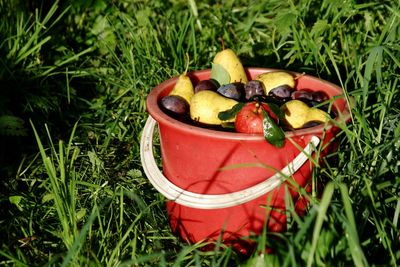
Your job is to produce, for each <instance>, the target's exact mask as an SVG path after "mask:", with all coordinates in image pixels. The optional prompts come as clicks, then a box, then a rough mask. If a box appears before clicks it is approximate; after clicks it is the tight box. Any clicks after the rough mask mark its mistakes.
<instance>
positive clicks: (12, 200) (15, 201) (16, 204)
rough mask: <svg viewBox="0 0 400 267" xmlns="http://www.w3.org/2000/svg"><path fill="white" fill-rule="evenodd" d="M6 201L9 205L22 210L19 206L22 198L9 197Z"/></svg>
mask: <svg viewBox="0 0 400 267" xmlns="http://www.w3.org/2000/svg"><path fill="white" fill-rule="evenodd" d="M8 200H9V201H10V203H11V204H14V205H15V206H16V207H17V208H18V209H19V210H20V211H22V210H23V209H22V207H21V205H20V203H21V200H22V196H10V197H9V198H8Z"/></svg>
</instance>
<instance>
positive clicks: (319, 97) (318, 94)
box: [312, 91, 329, 103]
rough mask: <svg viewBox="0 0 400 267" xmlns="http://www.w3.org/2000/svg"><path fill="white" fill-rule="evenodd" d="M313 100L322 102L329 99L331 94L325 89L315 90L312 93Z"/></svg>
mask: <svg viewBox="0 0 400 267" xmlns="http://www.w3.org/2000/svg"><path fill="white" fill-rule="evenodd" d="M312 97H313V101H315V102H318V103H322V102H324V101H326V100H328V99H329V96H328V95H327V94H326V93H325V92H323V91H315V92H313V93H312Z"/></svg>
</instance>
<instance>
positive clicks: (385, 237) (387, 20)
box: [0, 0, 400, 266]
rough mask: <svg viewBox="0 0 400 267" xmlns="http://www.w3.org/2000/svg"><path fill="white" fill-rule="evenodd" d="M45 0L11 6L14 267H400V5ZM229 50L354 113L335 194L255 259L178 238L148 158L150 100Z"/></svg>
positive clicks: (5, 176) (7, 183)
mask: <svg viewBox="0 0 400 267" xmlns="http://www.w3.org/2000/svg"><path fill="white" fill-rule="evenodd" d="M45 2H46V1H43V2H42V3H35V4H26V3H25V2H24V1H7V0H6V1H0V15H1V20H2V23H1V24H0V36H1V40H0V53H1V56H0V65H1V67H0V175H1V177H0V179H1V186H0V192H1V194H0V209H1V211H2V212H1V213H2V214H1V215H0V240H1V241H0V265H2V266H3V265H4V266H60V265H61V266H238V265H240V266H368V265H371V266H398V265H399V264H400V231H399V230H398V229H399V228H400V222H399V215H400V123H399V121H400V115H399V114H400V96H399V94H400V75H399V73H400V72H399V70H400V45H399V40H400V2H399V1H396V0H395V1H379V2H366V3H363V2H362V1H331V0H323V1H312V0H300V1H291V0H288V1H277V0H273V1H263V2H265V3H261V2H262V1H195V0H190V1H179V0H177V1H168V2H167V1H119V2H118V3H117V2H115V1H114V2H113V3H111V1H102V0H97V1H74V4H71V5H70V4H68V3H64V2H60V1H58V2H56V3H55V4H49V3H45ZM81 2H82V3H81ZM221 40H223V41H224V44H225V46H227V47H231V48H232V49H234V50H235V51H237V53H238V54H239V56H240V58H241V59H242V61H243V63H244V65H245V66H254V67H272V68H281V69H287V70H292V71H298V72H306V73H309V74H311V75H315V76H318V77H321V78H323V79H326V80H329V81H331V82H334V83H336V84H338V85H340V86H341V87H343V89H344V91H345V95H346V97H347V98H348V100H349V101H351V102H352V103H353V108H352V122H351V123H349V124H348V125H339V127H341V129H342V132H341V133H340V134H339V135H338V140H339V147H338V150H337V152H335V153H334V154H332V155H330V156H329V157H327V158H325V159H324V162H323V163H324V164H322V165H321V166H318V167H317V168H316V170H315V172H314V177H313V179H314V180H315V181H317V182H318V183H319V184H323V185H325V186H324V190H323V192H322V193H321V196H320V197H316V196H317V192H316V191H315V190H314V191H313V192H311V193H310V194H307V193H306V192H304V194H305V197H307V198H308V199H309V200H310V201H311V206H310V209H309V211H308V213H307V215H306V216H305V217H298V216H297V215H296V214H295V213H294V212H293V208H289V210H288V212H289V213H291V214H292V216H291V218H292V219H291V220H289V221H288V231H287V232H285V233H265V234H263V235H260V236H259V237H257V240H258V241H259V242H258V246H257V249H256V251H255V253H254V254H252V255H250V256H249V257H248V258H245V257H242V256H241V255H238V254H237V253H236V252H235V251H233V250H232V249H231V248H225V249H223V250H212V251H203V250H202V249H201V247H202V246H204V244H194V245H189V244H186V243H184V242H182V241H181V240H179V239H178V238H177V237H175V236H174V235H173V233H171V231H170V229H169V226H168V217H167V215H166V211H165V207H164V201H165V199H164V198H163V197H162V196H161V195H160V194H158V193H157V192H156V191H155V189H154V188H153V187H152V186H151V185H150V184H149V182H148V180H147V178H146V176H145V175H144V173H143V170H142V166H141V163H140V157H139V139H140V134H141V130H142V127H143V126H144V123H145V120H146V118H147V113H146V109H145V98H146V95H147V94H148V93H149V91H150V90H151V88H153V87H154V86H155V85H157V84H159V83H160V82H162V81H164V80H165V79H168V78H170V77H171V76H175V75H178V74H179V73H182V72H183V71H184V70H185V69H186V67H187V65H188V66H189V71H190V70H198V69H205V68H209V67H210V62H211V60H212V58H213V56H214V55H215V54H216V53H217V52H218V51H219V50H220V49H221ZM314 189H315V188H314ZM287 202H288V206H289V207H291V206H292V204H293V203H291V201H290V199H288V200H287ZM219 245H221V246H222V244H219ZM266 246H269V247H272V248H274V253H271V254H266V253H264V252H265V247H266Z"/></svg>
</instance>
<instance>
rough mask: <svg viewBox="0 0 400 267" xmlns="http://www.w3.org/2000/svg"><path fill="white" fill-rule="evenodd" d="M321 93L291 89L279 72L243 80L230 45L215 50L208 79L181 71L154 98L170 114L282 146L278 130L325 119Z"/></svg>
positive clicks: (288, 75) (324, 97)
mask: <svg viewBox="0 0 400 267" xmlns="http://www.w3.org/2000/svg"><path fill="white" fill-rule="evenodd" d="M328 99H329V97H328V96H327V95H326V94H325V93H324V92H322V91H311V90H306V89H301V90H296V77H294V76H293V75H292V74H291V73H289V72H285V71H274V72H265V73H262V74H260V75H258V76H257V77H256V78H255V79H254V80H248V77H247V75H246V72H245V70H244V68H243V65H242V63H241V61H240V59H239V58H238V57H237V55H236V54H235V53H234V52H233V51H232V50H231V49H224V50H222V51H221V52H219V53H217V54H216V56H215V58H214V60H213V63H212V68H211V77H210V79H208V80H202V81H199V82H197V83H196V84H194V83H193V82H192V81H191V79H190V77H189V76H188V75H187V74H186V72H185V73H183V74H181V75H180V76H179V77H178V80H177V82H176V84H175V86H174V88H173V89H172V91H171V92H170V93H169V94H168V95H167V96H165V97H163V98H162V99H161V101H160V106H161V108H162V110H164V112H166V113H167V114H169V115H170V116H172V117H174V118H176V119H178V120H182V121H185V122H188V123H191V124H195V125H198V126H202V127H212V128H220V129H224V130H234V131H236V132H240V133H249V134H264V137H265V139H266V140H267V141H268V142H270V143H271V144H273V145H275V146H277V147H282V146H283V143H284V139H285V134H284V131H286V130H296V129H302V128H307V127H312V126H315V125H318V124H320V123H325V122H327V121H328V120H329V119H330V116H329V114H328V113H327V111H326V110H324V102H326V101H327V100H328Z"/></svg>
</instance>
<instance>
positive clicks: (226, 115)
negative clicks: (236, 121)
mask: <svg viewBox="0 0 400 267" xmlns="http://www.w3.org/2000/svg"><path fill="white" fill-rule="evenodd" d="M243 106H244V103H238V104H236V105H234V106H233V107H232V108H231V109H228V110H225V111H221V112H220V113H218V119H220V120H221V121H227V120H230V119H233V118H234V117H235V116H236V114H237V113H238V112H239V111H240V110H241V109H242V107H243Z"/></svg>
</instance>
